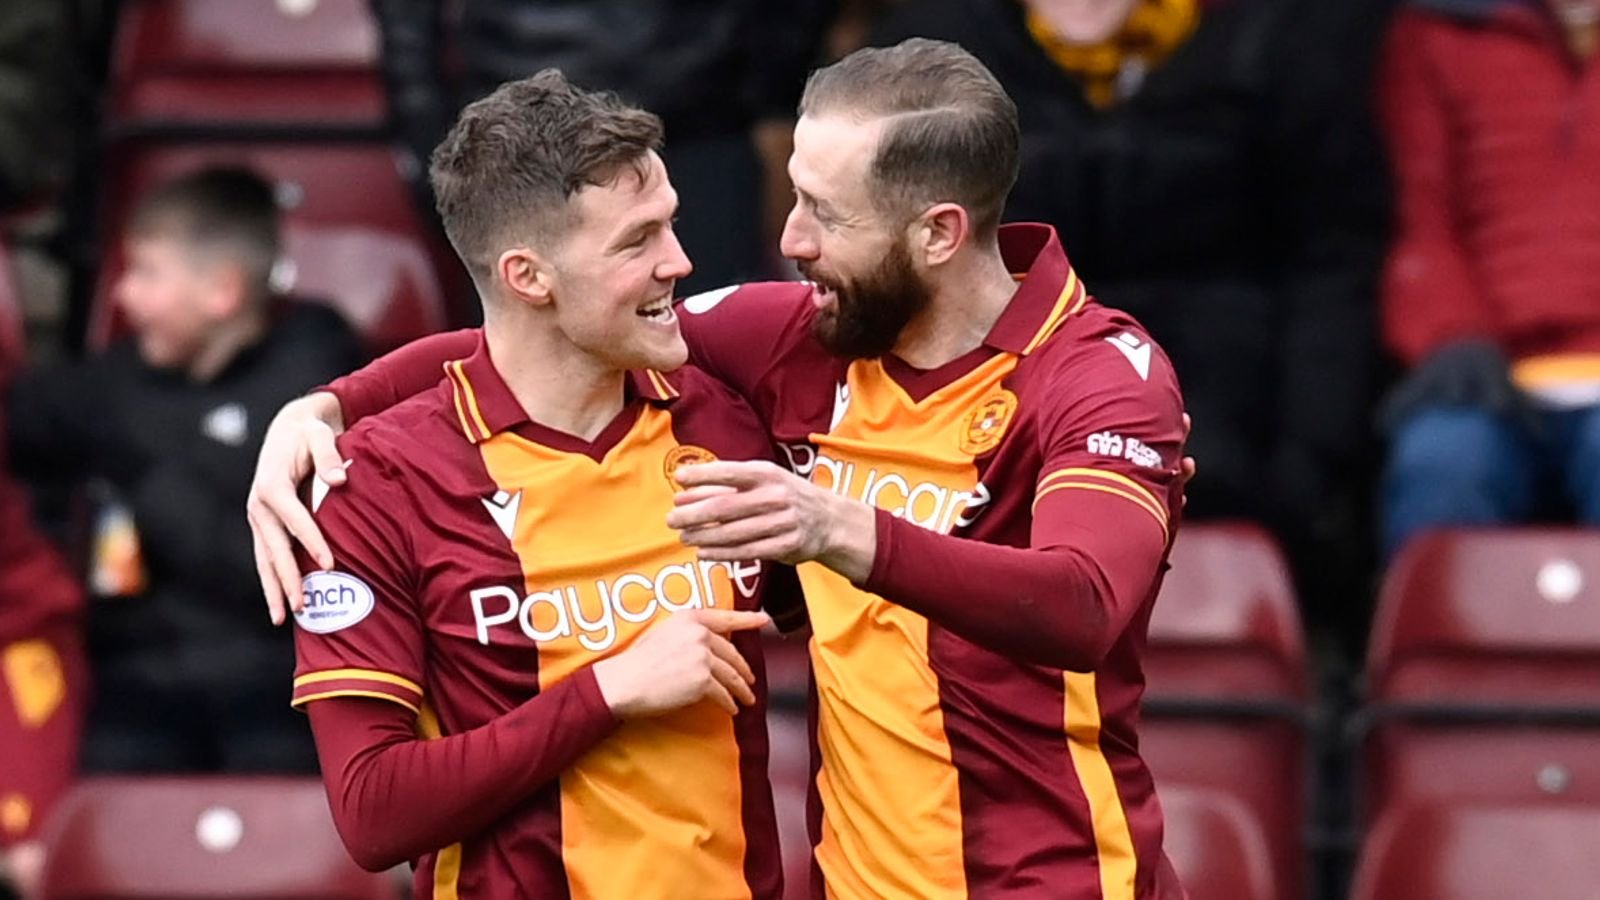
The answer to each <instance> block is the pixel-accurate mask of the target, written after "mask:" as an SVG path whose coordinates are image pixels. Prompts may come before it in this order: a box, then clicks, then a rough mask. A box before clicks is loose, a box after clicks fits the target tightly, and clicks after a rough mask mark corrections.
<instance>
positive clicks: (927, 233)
mask: <svg viewBox="0 0 1600 900" xmlns="http://www.w3.org/2000/svg"><path fill="white" fill-rule="evenodd" d="M971 228H972V221H971V219H969V218H968V217H967V211H966V209H965V208H963V207H962V206H961V204H959V203H936V204H934V205H933V206H930V207H928V209H927V210H926V211H925V212H923V214H922V215H920V216H918V217H917V219H916V221H915V222H914V223H913V224H912V235H911V253H912V256H913V257H920V259H919V262H921V263H922V265H923V266H924V267H932V266H937V265H939V264H941V263H944V262H948V261H949V259H950V257H952V256H955V254H956V251H957V250H960V249H961V248H962V246H964V245H965V244H966V242H967V239H968V237H969V236H970V235H971Z"/></svg>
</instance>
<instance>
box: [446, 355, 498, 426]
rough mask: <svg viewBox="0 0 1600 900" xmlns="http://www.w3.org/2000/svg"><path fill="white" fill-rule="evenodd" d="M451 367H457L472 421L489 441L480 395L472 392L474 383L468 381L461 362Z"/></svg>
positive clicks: (454, 363) (457, 374) (458, 377)
mask: <svg viewBox="0 0 1600 900" xmlns="http://www.w3.org/2000/svg"><path fill="white" fill-rule="evenodd" d="M450 365H452V366H455V367H456V377H457V379H459V380H460V382H461V387H462V388H463V389H465V390H466V392H467V410H468V411H469V412H471V413H472V421H473V422H474V423H476V424H477V426H478V429H479V431H480V432H481V433H482V435H483V439H484V440H488V439H489V434H490V432H489V425H488V423H486V422H484V421H483V412H482V411H481V410H479V409H478V395H477V394H476V393H474V392H473V390H472V382H471V381H468V380H467V370H466V369H464V368H462V367H461V360H459V359H458V360H456V361H455V362H453V363H451V364H450Z"/></svg>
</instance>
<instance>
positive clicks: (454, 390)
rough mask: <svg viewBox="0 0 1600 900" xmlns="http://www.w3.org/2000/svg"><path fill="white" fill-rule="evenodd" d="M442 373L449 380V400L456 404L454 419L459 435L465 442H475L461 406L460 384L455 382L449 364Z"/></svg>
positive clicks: (475, 436) (474, 436)
mask: <svg viewBox="0 0 1600 900" xmlns="http://www.w3.org/2000/svg"><path fill="white" fill-rule="evenodd" d="M444 373H445V375H447V376H449V378H450V399H452V400H454V401H455V402H456V418H457V419H458V420H460V422H461V433H462V434H464V435H466V436H467V440H469V441H476V440H477V439H478V436H477V435H476V434H473V433H472V426H471V425H469V424H467V413H466V410H464V409H463V408H462V406H461V382H459V381H457V380H456V376H455V373H454V372H452V371H450V364H449V363H445V364H444Z"/></svg>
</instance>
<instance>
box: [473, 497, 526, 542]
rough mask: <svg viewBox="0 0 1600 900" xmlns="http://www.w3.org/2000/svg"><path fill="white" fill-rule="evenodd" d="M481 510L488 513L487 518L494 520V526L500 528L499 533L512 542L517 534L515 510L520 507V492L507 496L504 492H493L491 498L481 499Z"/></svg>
mask: <svg viewBox="0 0 1600 900" xmlns="http://www.w3.org/2000/svg"><path fill="white" fill-rule="evenodd" d="M482 500H483V508H484V509H486V510H488V511H489V518H491V519H494V524H496V525H498V526H500V533H501V534H503V535H505V536H506V540H508V541H509V540H514V539H515V538H514V535H515V534H516V533H517V510H518V509H520V508H521V507H522V492H521V491H517V492H516V493H515V494H508V493H506V492H505V491H495V492H494V496H493V497H483V498H482Z"/></svg>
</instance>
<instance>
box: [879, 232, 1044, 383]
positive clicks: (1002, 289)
mask: <svg viewBox="0 0 1600 900" xmlns="http://www.w3.org/2000/svg"><path fill="white" fill-rule="evenodd" d="M946 265H947V269H946V270H945V271H942V272H940V273H939V277H938V278H937V279H936V280H935V283H934V285H933V296H932V298H931V299H930V300H929V302H928V308H927V309H925V310H923V311H922V312H921V313H920V314H918V315H917V316H915V317H913V318H912V320H911V321H910V322H908V323H906V327H905V330H904V331H902V332H900V339H899V340H898V341H896V342H895V346H894V355H895V356H897V357H899V358H900V360H901V361H902V362H904V363H906V364H907V365H910V366H913V367H915V368H918V369H936V368H938V367H939V366H942V365H944V364H945V363H948V362H950V361H951V360H954V359H959V358H960V357H962V356H964V355H966V354H967V353H971V352H972V351H973V350H975V349H977V348H978V346H979V345H980V344H982V343H983V339H984V338H985V337H988V335H989V330H990V329H991V328H993V327H994V323H995V322H997V321H999V319H1000V314H1001V313H1003V312H1005V309H1006V304H1007V303H1010V302H1011V296H1012V295H1013V294H1015V293H1016V291H1017V284H1016V281H1015V280H1014V279H1013V278H1012V277H1011V273H1010V272H1008V271H1006V265H1005V260H1004V259H1002V258H1001V257H1000V253H999V250H998V249H994V250H992V251H987V250H986V251H980V252H973V253H971V254H968V255H967V256H966V257H965V258H962V259H959V260H951V261H950V262H949V263H947V264H946Z"/></svg>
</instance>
